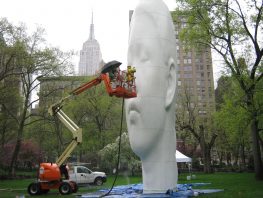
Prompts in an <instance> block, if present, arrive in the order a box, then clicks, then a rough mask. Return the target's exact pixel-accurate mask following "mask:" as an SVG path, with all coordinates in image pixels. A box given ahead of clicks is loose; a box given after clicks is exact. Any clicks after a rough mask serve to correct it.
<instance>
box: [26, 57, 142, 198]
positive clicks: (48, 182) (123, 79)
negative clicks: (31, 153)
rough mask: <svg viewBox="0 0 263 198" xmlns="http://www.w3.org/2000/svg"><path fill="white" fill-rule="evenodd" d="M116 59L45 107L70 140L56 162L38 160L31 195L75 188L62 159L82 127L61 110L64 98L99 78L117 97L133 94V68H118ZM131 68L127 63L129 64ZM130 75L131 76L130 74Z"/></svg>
mask: <svg viewBox="0 0 263 198" xmlns="http://www.w3.org/2000/svg"><path fill="white" fill-rule="evenodd" d="M120 65H121V63H120V62H118V61H111V62H109V63H107V64H105V65H104V67H103V68H102V71H101V74H100V75H99V76H98V77H97V78H95V79H93V80H91V81H89V82H87V83H85V84H83V85H81V86H80V87H78V88H76V89H75V90H73V91H72V92H71V93H70V94H69V95H68V96H66V97H64V98H62V99H61V100H60V101H59V102H57V103H55V104H53V105H51V106H50V108H49V109H48V113H49V114H50V115H52V116H55V117H57V118H58V119H59V120H60V121H61V122H62V123H63V124H64V125H65V126H66V127H67V128H68V129H69V130H70V131H71V133H72V136H73V137H72V141H71V142H70V144H69V145H68V146H67V147H66V149H65V150H64V152H63V153H62V154H61V155H60V157H59V158H58V159H57V161H56V162H55V163H41V164H40V168H39V175H38V180H37V181H36V182H33V183H31V184H30V185H29V186H28V193H29V194H30V195H39V194H45V193H47V192H48V191H49V190H50V189H59V192H60V193H61V194H62V195H66V194H70V193H72V192H74V193H75V192H77V190H78V187H77V184H76V183H75V182H73V181H70V178H68V173H67V169H66V167H65V166H64V165H63V163H64V162H65V161H66V160H67V159H68V158H69V156H70V155H71V153H72V152H73V150H74V149H75V147H76V146H77V145H79V144H80V143H81V142H82V129H81V128H79V127H78V126H77V124H75V123H74V122H73V121H72V120H71V119H70V118H69V117H68V116H67V115H66V114H65V113H64V112H63V111H62V106H63V104H64V103H65V101H66V100H68V99H70V98H71V97H72V96H75V95H78V94H80V93H82V92H84V91H85V90H87V89H90V88H92V87H94V86H96V85H98V84H100V83H101V82H102V81H104V84H105V87H106V91H107V93H108V94H109V96H116V97H119V98H133V97H136V96H137V94H136V86H135V78H134V72H135V71H136V70H135V68H133V70H130V69H129V70H127V72H126V71H121V70H120V69H119V66H120ZM129 68H130V66H129ZM131 76H132V78H131ZM62 173H66V174H65V176H66V180H63V179H62Z"/></svg>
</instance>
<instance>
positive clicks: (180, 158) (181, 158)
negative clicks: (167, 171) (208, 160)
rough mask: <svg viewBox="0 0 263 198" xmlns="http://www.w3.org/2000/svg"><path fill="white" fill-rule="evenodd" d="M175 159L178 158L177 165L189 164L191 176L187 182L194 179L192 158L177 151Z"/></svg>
mask: <svg viewBox="0 0 263 198" xmlns="http://www.w3.org/2000/svg"><path fill="white" fill-rule="evenodd" d="M175 158H176V162H177V163H180V162H184V163H186V164H187V167H188V170H189V174H190V175H189V176H187V180H189V179H191V178H192V158H190V157H187V156H186V155H184V154H183V153H181V152H180V151H178V150H176V153H175Z"/></svg>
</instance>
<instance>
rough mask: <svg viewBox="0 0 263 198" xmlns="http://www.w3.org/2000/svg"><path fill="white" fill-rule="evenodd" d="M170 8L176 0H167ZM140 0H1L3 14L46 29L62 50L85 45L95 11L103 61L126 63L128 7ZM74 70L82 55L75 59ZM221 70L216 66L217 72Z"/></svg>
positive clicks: (53, 43)
mask: <svg viewBox="0 0 263 198" xmlns="http://www.w3.org/2000/svg"><path fill="white" fill-rule="evenodd" d="M164 2H165V3H166V4H167V6H168V8H169V10H171V11H172V10H174V9H175V7H176V1H175V0H164ZM137 3H138V0H0V17H6V18H7V19H8V21H9V22H11V23H13V24H15V25H16V24H19V23H20V22H22V23H24V24H25V25H26V26H27V28H28V31H29V32H30V31H33V30H35V29H36V28H37V27H39V26H40V27H42V28H44V29H45V31H46V34H45V38H46V40H47V43H48V45H50V46H53V47H58V48H60V49H61V50H62V51H71V50H73V51H76V52H79V51H80V50H81V49H82V45H83V43H84V42H85V41H86V40H87V39H88V37H89V28H90V24H91V16H92V11H93V23H94V27H95V39H96V40H97V41H98V42H99V44H100V48H101V52H102V58H103V60H104V62H108V61H111V60H118V61H120V62H122V63H123V64H122V67H123V68H126V65H127V49H128V30H129V10H132V9H134V8H135V6H136V4H137ZM72 62H73V64H74V65H75V67H74V68H75V72H77V70H78V62H79V56H75V57H73V59H72ZM218 72H219V71H218V70H217V69H214V76H218V75H219V73H218Z"/></svg>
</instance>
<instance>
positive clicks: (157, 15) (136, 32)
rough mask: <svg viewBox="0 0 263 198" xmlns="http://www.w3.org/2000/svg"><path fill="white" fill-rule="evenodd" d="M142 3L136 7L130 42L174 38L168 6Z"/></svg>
mask: <svg viewBox="0 0 263 198" xmlns="http://www.w3.org/2000/svg"><path fill="white" fill-rule="evenodd" d="M158 2H160V1H156V2H155V3H151V1H145V0H144V1H141V2H140V3H139V5H138V6H137V7H136V9H135V11H134V13H133V16H132V20H131V26H130V40H133V39H139V38H162V39H172V37H174V25H173V22H172V19H171V14H170V12H169V10H168V8H167V6H166V5H165V4H163V3H160V4H159V3H158Z"/></svg>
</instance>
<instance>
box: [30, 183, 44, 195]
mask: <svg viewBox="0 0 263 198" xmlns="http://www.w3.org/2000/svg"><path fill="white" fill-rule="evenodd" d="M27 192H28V194H30V195H40V194H41V192H42V191H41V188H40V184H39V183H38V182H33V183H31V184H29V186H28V188H27Z"/></svg>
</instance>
